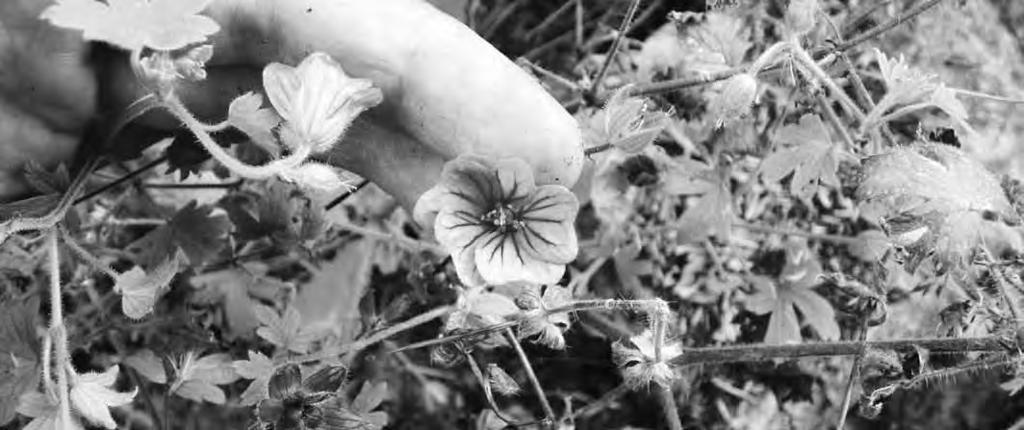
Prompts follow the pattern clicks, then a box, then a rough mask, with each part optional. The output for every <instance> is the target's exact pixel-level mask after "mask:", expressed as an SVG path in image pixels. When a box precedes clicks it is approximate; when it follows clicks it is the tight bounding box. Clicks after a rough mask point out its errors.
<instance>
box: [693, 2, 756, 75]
mask: <svg viewBox="0 0 1024 430" xmlns="http://www.w3.org/2000/svg"><path fill="white" fill-rule="evenodd" d="M704 17H705V20H706V21H705V22H704V23H702V24H701V25H699V26H697V27H696V28H694V31H693V38H694V39H695V40H697V41H698V42H699V43H700V44H701V45H703V46H704V47H706V48H707V49H709V50H711V51H713V52H717V53H719V54H721V55H722V57H723V58H724V59H725V63H726V64H728V65H730V66H738V65H740V64H741V63H743V59H744V57H745V56H746V53H747V51H748V50H750V46H751V45H752V44H751V43H750V30H749V29H750V26H749V25H747V24H746V23H745V22H744V21H743V20H742V19H739V18H736V17H734V16H731V15H728V14H724V13H718V12H709V13H706V14H704Z"/></svg>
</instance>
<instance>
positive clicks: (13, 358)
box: [0, 299, 40, 426]
mask: <svg viewBox="0 0 1024 430" xmlns="http://www.w3.org/2000/svg"><path fill="white" fill-rule="evenodd" d="M38 312H39V300H38V299H32V300H29V301H28V302H25V303H20V302H14V301H12V302H8V303H4V304H3V305H0V426H3V425H5V424H7V423H8V422H10V421H11V420H12V419H14V415H15V410H16V409H17V408H18V401H19V399H20V398H21V396H22V395H23V394H25V393H27V392H30V391H32V390H33V389H35V388H36V384H37V383H38V381H39V365H40V363H39V355H38V354H39V352H38V351H39V348H40V347H39V339H38V338H37V337H36V315H37V314H38Z"/></svg>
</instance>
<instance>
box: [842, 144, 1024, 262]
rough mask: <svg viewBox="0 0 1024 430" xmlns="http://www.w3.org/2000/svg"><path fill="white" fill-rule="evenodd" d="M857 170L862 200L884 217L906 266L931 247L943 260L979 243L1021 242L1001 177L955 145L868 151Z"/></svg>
mask: <svg viewBox="0 0 1024 430" xmlns="http://www.w3.org/2000/svg"><path fill="white" fill-rule="evenodd" d="M863 173H864V174H863V179H862V181H861V184H860V186H859V187H858V189H857V198H858V200H859V201H860V204H861V205H862V207H873V208H875V209H876V212H877V213H878V214H879V215H880V216H881V217H882V218H883V220H884V221H885V222H886V223H887V224H888V225H889V233H890V239H893V241H894V242H896V241H899V242H900V243H898V244H899V245H901V246H905V247H907V249H908V250H909V251H910V252H911V256H912V260H911V261H910V263H911V266H914V265H916V264H917V263H919V262H920V261H921V260H923V259H925V258H928V257H930V256H932V255H934V256H935V257H936V258H937V261H938V262H939V263H940V264H942V265H944V266H950V267H960V266H962V265H964V264H966V263H967V262H968V259H969V258H968V257H969V255H970V253H971V251H972V250H973V249H974V248H975V247H976V246H979V245H982V244H984V245H986V246H990V247H998V248H1011V249H1021V247H1022V246H1024V244H1022V241H1021V237H1020V234H1019V233H1018V232H1016V231H1015V230H1014V229H1013V228H1012V227H1010V226H1009V225H1007V224H1017V223H1019V222H1020V215H1019V214H1017V212H1016V210H1015V209H1014V208H1013V205H1012V204H1011V203H1010V202H1009V199H1007V198H1006V194H1005V193H1004V192H1003V189H1002V187H1001V186H1000V184H999V180H998V179H997V178H996V177H995V175H993V174H992V173H990V172H989V171H988V170H987V169H985V167H984V166H982V165H981V163H978V162H977V161H975V160H973V159H972V158H970V157H969V156H967V155H966V154H964V153H963V152H961V151H960V150H958V149H956V148H953V147H950V146H947V145H941V144H933V143H915V144H913V145H908V146H904V147H900V148H897V149H894V150H892V151H890V152H888V153H885V154H880V155H876V156H872V157H869V158H868V159H866V160H865V161H864V169H863ZM905 239H906V240H905ZM909 239H913V240H909ZM998 248H993V249H998Z"/></svg>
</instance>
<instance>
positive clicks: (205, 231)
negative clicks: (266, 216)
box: [128, 201, 231, 267]
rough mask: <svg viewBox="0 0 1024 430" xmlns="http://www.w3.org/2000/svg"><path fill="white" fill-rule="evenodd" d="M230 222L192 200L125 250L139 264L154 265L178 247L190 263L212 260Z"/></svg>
mask: <svg viewBox="0 0 1024 430" xmlns="http://www.w3.org/2000/svg"><path fill="white" fill-rule="evenodd" d="M230 225H231V222H230V221H228V219H227V218H226V217H224V216H219V215H214V214H213V207H210V206H199V205H198V204H196V202H194V201H193V202H192V203H189V204H188V205H186V206H185V207H183V208H181V210H179V211H178V213H176V214H175V215H174V217H172V218H171V220H170V221H168V222H167V224H165V225H162V226H160V227H157V228H156V229H155V230H153V231H151V232H149V233H148V234H146V235H145V236H143V237H142V238H140V239H139V240H137V241H135V242H134V243H132V244H131V245H128V252H129V253H131V254H132V255H133V256H134V258H135V261H136V262H137V263H139V264H140V265H142V266H144V267H155V266H156V265H158V264H160V263H161V262H164V261H167V259H169V258H172V257H173V256H175V255H176V254H177V253H178V250H179V249H180V250H181V251H183V252H184V253H185V256H186V257H188V260H189V262H190V263H192V264H193V265H200V264H203V263H205V262H208V261H210V260H212V259H213V258H214V257H216V256H217V254H218V253H219V252H220V250H221V249H222V248H223V247H224V245H225V244H226V241H225V240H224V239H225V237H226V236H227V234H228V228H229V227H230Z"/></svg>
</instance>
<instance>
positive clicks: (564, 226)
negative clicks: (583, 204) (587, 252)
mask: <svg viewBox="0 0 1024 430" xmlns="http://www.w3.org/2000/svg"><path fill="white" fill-rule="evenodd" d="M579 207H580V204H579V201H578V200H576V196H575V195H573V193H572V192H571V191H569V190H568V189H567V188H565V187H563V186H561V185H542V186H540V187H537V191H536V192H535V193H534V194H533V196H531V197H530V200H529V201H527V202H526V203H525V204H524V205H523V206H521V207H520V208H519V211H521V215H520V220H521V221H522V222H523V228H522V230H521V231H520V232H519V233H518V234H519V235H521V236H522V243H523V244H525V245H526V251H527V253H528V254H529V255H531V256H532V257H533V258H537V259H540V260H543V261H548V262H552V263H560V264H566V263H569V262H571V261H572V260H574V259H576V254H577V253H578V252H579V246H578V244H577V240H576V227H575V225H574V223H575V221H576V214H577V213H578V212H579Z"/></svg>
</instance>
